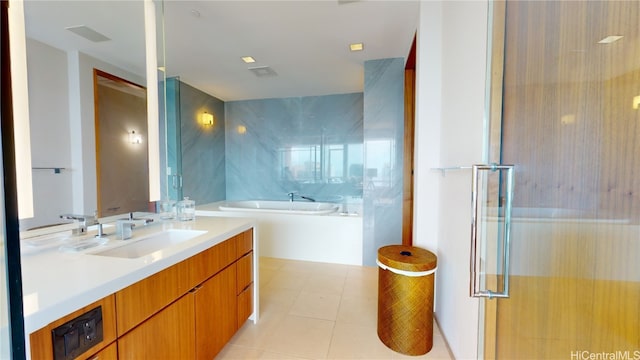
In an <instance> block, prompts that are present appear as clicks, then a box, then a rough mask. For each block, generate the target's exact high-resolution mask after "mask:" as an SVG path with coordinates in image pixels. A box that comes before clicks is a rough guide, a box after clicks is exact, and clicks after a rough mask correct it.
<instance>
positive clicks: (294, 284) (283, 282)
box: [264, 270, 311, 290]
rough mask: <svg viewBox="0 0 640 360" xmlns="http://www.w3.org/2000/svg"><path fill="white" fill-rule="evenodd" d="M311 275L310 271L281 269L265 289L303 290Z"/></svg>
mask: <svg viewBox="0 0 640 360" xmlns="http://www.w3.org/2000/svg"><path fill="white" fill-rule="evenodd" d="M310 276H311V274H310V273H308V272H300V271H295V270H280V271H278V273H277V274H275V275H274V276H273V278H272V279H271V281H269V283H267V284H266V285H265V286H264V288H265V289H297V290H302V288H304V286H305V285H306V284H307V280H308V279H309V277H310Z"/></svg>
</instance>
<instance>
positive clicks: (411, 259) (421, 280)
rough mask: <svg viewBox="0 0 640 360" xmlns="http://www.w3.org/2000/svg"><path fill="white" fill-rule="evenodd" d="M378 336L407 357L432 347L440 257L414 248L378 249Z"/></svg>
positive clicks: (397, 246)
mask: <svg viewBox="0 0 640 360" xmlns="http://www.w3.org/2000/svg"><path fill="white" fill-rule="evenodd" d="M377 263H378V266H379V269H378V337H379V338H380V340H381V341H382V342H383V343H384V344H385V345H386V346H387V347H389V348H390V349H392V350H394V351H397V352H399V353H402V354H405V355H423V354H426V353H428V352H429V351H430V350H431V348H432V347H433V280H434V273H435V270H436V267H437V258H436V256H435V254H433V253H432V252H430V251H428V250H425V249H421V248H418V247H414V246H404V245H389V246H384V247H381V248H380V249H378V261H377Z"/></svg>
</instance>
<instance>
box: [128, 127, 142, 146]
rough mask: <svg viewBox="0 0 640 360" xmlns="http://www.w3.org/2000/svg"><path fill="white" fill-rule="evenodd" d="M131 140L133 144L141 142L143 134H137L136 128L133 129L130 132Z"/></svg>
mask: <svg viewBox="0 0 640 360" xmlns="http://www.w3.org/2000/svg"><path fill="white" fill-rule="evenodd" d="M129 142H130V143H132V144H141V143H142V135H140V134H136V132H135V130H131V132H130V133H129Z"/></svg>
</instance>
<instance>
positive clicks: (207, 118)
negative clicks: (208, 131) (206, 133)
mask: <svg viewBox="0 0 640 360" xmlns="http://www.w3.org/2000/svg"><path fill="white" fill-rule="evenodd" d="M202 125H204V126H213V114H209V113H207V112H204V113H203V114H202Z"/></svg>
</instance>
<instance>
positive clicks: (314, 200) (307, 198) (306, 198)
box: [300, 196, 316, 202]
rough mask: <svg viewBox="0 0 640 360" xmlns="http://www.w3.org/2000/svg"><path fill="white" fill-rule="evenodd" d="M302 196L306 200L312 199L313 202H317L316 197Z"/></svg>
mask: <svg viewBox="0 0 640 360" xmlns="http://www.w3.org/2000/svg"><path fill="white" fill-rule="evenodd" d="M300 198H301V199H305V200H309V201H312V202H316V199H314V198H311V197H308V196H300Z"/></svg>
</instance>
